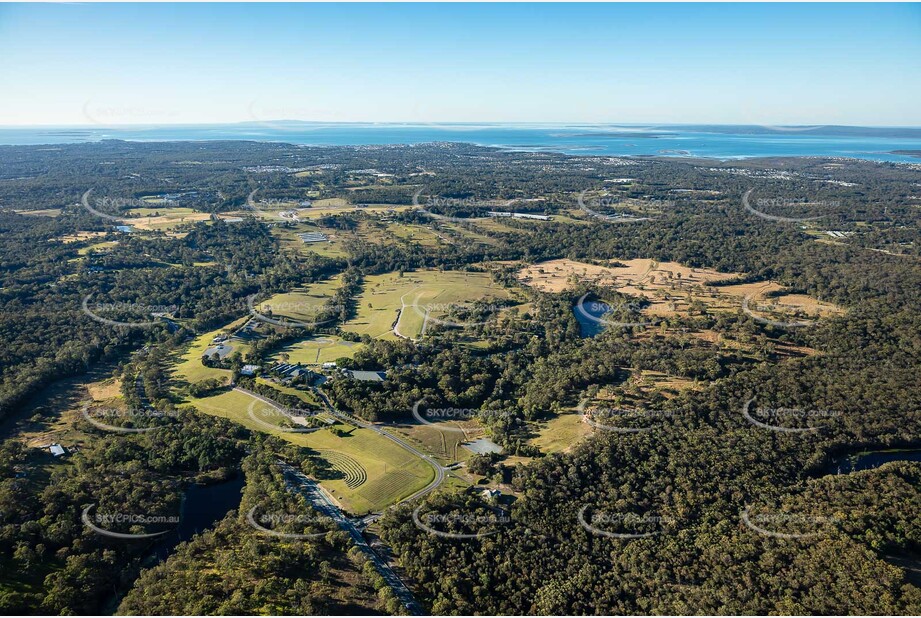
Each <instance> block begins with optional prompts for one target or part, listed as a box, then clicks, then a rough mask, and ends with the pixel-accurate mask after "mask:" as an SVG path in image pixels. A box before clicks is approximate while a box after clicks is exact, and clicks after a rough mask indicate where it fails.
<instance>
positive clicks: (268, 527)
mask: <svg viewBox="0 0 921 618" xmlns="http://www.w3.org/2000/svg"><path fill="white" fill-rule="evenodd" d="M258 508H259V507H256V506H254V507H253V508H251V509H250V510H249V511H248V512H247V513H246V523H248V524H249V525H250V527H252V528H253V529H254V530H256V531H257V532H258V533H259V534H261V535H264V536H271V537H275V538H278V539H286V540H295V541H298V540H300V541H304V540H310V539H318V538H321V537H324V536H326V535H327V534H329V533H330V532H333V531H335V530H338V529H339V527H338V522H337V521H336V520H335V519H334V518H332V517H330V516H328V515H321V514H319V513H310V514H292V513H262V514H259V515H256V510H257V509H258ZM304 528H309V529H313V528H321V529H322V530H321V531H319V532H291V531H289V530H291V529H304Z"/></svg>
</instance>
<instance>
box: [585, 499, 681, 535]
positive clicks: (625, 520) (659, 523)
mask: <svg viewBox="0 0 921 618" xmlns="http://www.w3.org/2000/svg"><path fill="white" fill-rule="evenodd" d="M589 512H590V513H591V514H590V515H589ZM576 517H577V519H578V521H579V525H580V526H582V528H583V529H584V530H586V531H587V532H588V533H590V534H593V535H595V536H604V537H607V538H609V539H622V540H630V539H645V538H649V537H653V536H658V535H660V534H662V533H663V532H664V531H665V528H666V527H667V526H672V525H674V523H675V520H674V519H672V518H670V517H663V516H660V515H653V514H650V513H633V512H620V511H601V510H595V509H593V508H592V507H591V505H588V504H586V505H584V506H583V507H582V508H581V509H579V512H578V514H577V516H576Z"/></svg>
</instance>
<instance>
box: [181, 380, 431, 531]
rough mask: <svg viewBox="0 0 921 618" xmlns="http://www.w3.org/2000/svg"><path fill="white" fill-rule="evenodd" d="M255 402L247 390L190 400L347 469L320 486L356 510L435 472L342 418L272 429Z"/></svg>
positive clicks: (409, 490) (393, 498) (384, 502)
mask: <svg viewBox="0 0 921 618" xmlns="http://www.w3.org/2000/svg"><path fill="white" fill-rule="evenodd" d="M253 401H254V399H253V398H252V397H251V396H249V395H247V394H245V393H242V392H240V391H229V392H223V393H221V394H219V395H215V396H212V397H205V398H202V399H195V400H193V402H192V404H193V405H194V406H195V408H197V409H198V410H200V411H201V412H204V413H207V414H212V415H214V416H220V417H223V418H228V419H230V420H233V421H235V422H237V423H239V424H241V425H243V426H244V427H246V428H247V429H250V430H253V431H259V432H262V433H268V434H272V435H274V436H277V437H279V438H281V439H283V440H286V441H288V442H290V443H292V444H295V445H298V446H303V447H307V448H310V449H311V450H314V451H317V457H319V458H320V459H323V460H325V461H326V462H327V463H328V464H329V467H330V468H333V469H337V470H339V471H341V472H342V473H343V478H333V479H322V480H321V485H322V486H323V488H324V489H326V491H327V493H328V494H329V495H330V496H331V497H332V498H333V499H334V500H336V501H337V502H338V503H339V504H340V505H341V506H342V508H343V509H345V510H346V511H348V512H350V513H352V514H356V515H361V514H365V513H369V512H372V511H380V510H382V509H384V508H386V507H387V506H390V505H391V504H394V503H396V502H399V501H400V500H401V499H403V498H405V497H407V496H410V495H412V494H413V493H415V492H417V491H419V490H420V489H422V488H424V487H426V486H427V485H428V484H429V483H431V482H432V481H433V480H434V474H435V472H434V470H433V469H432V467H431V466H430V465H429V464H427V463H426V462H425V461H423V460H422V459H420V458H419V457H416V456H415V455H413V454H411V453H410V452H408V451H407V450H405V449H403V448H402V447H400V446H398V445H397V444H395V443H393V442H392V441H390V440H388V439H387V438H386V437H384V436H382V435H380V434H378V433H377V432H375V431H372V430H370V429H364V428H359V427H353V426H351V425H346V424H344V423H342V422H337V423H336V424H334V425H330V426H329V427H324V428H323V429H320V430H318V431H313V432H310V433H297V432H292V431H286V430H285V429H284V428H283V427H281V426H278V428H277V429H274V428H272V427H271V425H272V424H273V423H272V422H271V420H272V418H271V415H270V414H269V415H268V416H266V415H259V414H256V418H255V419H254V418H253V416H251V415H250V414H249V409H250V405H252V403H253ZM261 406H263V407H268V406H265V404H261ZM260 409H261V408H258V409H257V412H258V411H259V410H260ZM279 420H280V416H279ZM260 421H262V422H260ZM334 432H335V433H334ZM360 470H363V471H364V474H362V473H361V472H360ZM362 477H363V480H362ZM359 480H361V482H360V483H359V482H358V481H359Z"/></svg>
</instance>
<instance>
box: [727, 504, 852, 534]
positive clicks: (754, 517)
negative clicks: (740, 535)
mask: <svg viewBox="0 0 921 618" xmlns="http://www.w3.org/2000/svg"><path fill="white" fill-rule="evenodd" d="M752 511H753V509H752V507H751V506H747V507H745V510H743V511H742V514H741V517H740V518H741V520H742V523H743V524H745V526H746V527H747V528H748V529H749V530H753V531H755V532H757V533H758V534H761V535H763V536H768V537H772V538H775V539H785V540H792V539H810V538H814V537H818V536H822V535H825V534H828V533H829V532H830V530H831V528H832V526H834V525H835V524H837V523H840V521H841V520H840V519H838V518H836V517H828V516H824V515H808V514H803V513H787V512H767V513H765V512H760V513H753V512H752Z"/></svg>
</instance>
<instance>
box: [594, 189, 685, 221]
mask: <svg viewBox="0 0 921 618" xmlns="http://www.w3.org/2000/svg"><path fill="white" fill-rule="evenodd" d="M587 194H588V190H587V189H586V190H585V191H582V192H581V193H580V194H579V197H578V198H577V199H576V201H577V202H578V204H579V210H582V211H583V212H586V213H588V214H589V215H591V216H592V217H594V218H595V219H598V220H599V221H603V222H605V223H634V222H637V221H650V220H651V218H650V217H639V216H636V215H634V214H631V213H629V212H621V213H615V214H608V213H605V212H603V211H604V210H611V209H616V208H624V207H625V206H626V204H625V203H624V202H623V200H621V199H618V198H616V197H612V196H607V195H603V196H597V197H593V198H591V199H586V195H587ZM644 204H645V205H646V206H650V207H653V208H670V207H672V206H674V205H675V202H674V201H672V200H658V199H652V200H646V201H644Z"/></svg>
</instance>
